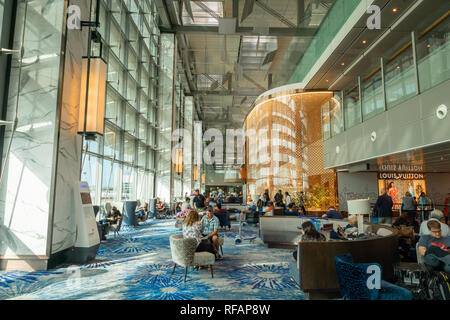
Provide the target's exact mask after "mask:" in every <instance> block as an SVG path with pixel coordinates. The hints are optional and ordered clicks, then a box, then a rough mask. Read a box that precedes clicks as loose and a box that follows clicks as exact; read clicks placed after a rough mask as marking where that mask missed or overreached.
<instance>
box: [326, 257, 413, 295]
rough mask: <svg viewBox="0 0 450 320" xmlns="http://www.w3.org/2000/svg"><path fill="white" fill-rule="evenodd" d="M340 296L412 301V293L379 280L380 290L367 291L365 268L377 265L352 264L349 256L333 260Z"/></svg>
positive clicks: (367, 274) (367, 275) (367, 276)
mask: <svg viewBox="0 0 450 320" xmlns="http://www.w3.org/2000/svg"><path fill="white" fill-rule="evenodd" d="M334 263H335V268H336V274H337V278H338V282H339V290H340V292H341V294H342V295H343V296H344V297H345V299H348V300H412V293H411V292H410V291H408V290H406V289H404V288H402V287H399V286H396V285H393V284H391V283H389V282H387V281H384V280H381V288H380V289H369V288H368V286H367V279H368V278H369V277H370V276H371V274H370V273H367V268H368V267H369V266H372V265H378V266H379V267H380V270H381V266H380V265H379V264H377V263H354V262H353V259H352V256H351V255H350V254H344V255H341V256H337V257H335V258H334ZM380 276H381V274H380Z"/></svg>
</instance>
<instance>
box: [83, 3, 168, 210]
mask: <svg viewBox="0 0 450 320" xmlns="http://www.w3.org/2000/svg"><path fill="white" fill-rule="evenodd" d="M157 21H158V13H157V9H156V3H155V1H154V0H114V1H107V0H101V2H100V28H99V32H100V34H101V37H102V41H103V43H104V48H103V58H104V59H105V61H106V62H107V64H108V79H107V89H106V106H105V131H104V136H103V137H99V138H97V141H95V142H92V141H89V142H87V141H85V142H84V143H83V152H84V154H83V163H82V174H81V178H82V179H83V180H85V181H87V182H88V183H89V185H90V186H91V196H92V199H93V201H94V203H96V204H97V203H101V204H103V203H105V202H110V201H122V200H141V201H145V202H146V201H148V200H149V199H150V198H152V197H154V193H153V191H154V190H153V189H154V188H153V184H154V177H155V161H154V158H153V157H154V154H155V153H154V152H155V148H156V143H155V139H154V137H155V130H156V118H155V113H156V108H157V100H156V97H157V91H158V83H157V79H158V69H159V54H158V53H159V39H160V33H159V29H158V26H157Z"/></svg>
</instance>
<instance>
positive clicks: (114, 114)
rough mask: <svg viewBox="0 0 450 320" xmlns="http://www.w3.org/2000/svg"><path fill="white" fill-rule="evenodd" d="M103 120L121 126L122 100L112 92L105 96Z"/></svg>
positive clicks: (109, 91)
mask: <svg viewBox="0 0 450 320" xmlns="http://www.w3.org/2000/svg"><path fill="white" fill-rule="evenodd" d="M105 119H106V120H108V121H111V122H112V123H114V124H116V125H117V126H121V125H122V123H121V121H122V99H121V98H120V97H119V95H117V94H116V93H115V92H114V91H113V90H108V92H107V95H106V108H105Z"/></svg>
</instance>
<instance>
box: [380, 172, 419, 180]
mask: <svg viewBox="0 0 450 320" xmlns="http://www.w3.org/2000/svg"><path fill="white" fill-rule="evenodd" d="M378 179H380V180H424V179H425V174H424V173H418V172H378Z"/></svg>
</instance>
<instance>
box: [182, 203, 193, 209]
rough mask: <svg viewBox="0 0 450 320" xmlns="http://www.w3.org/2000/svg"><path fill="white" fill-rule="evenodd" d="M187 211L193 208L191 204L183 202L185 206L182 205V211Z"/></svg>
mask: <svg viewBox="0 0 450 320" xmlns="http://www.w3.org/2000/svg"><path fill="white" fill-rule="evenodd" d="M187 209H192V207H191V203H190V202H187V201H185V202H183V204H182V205H181V211H184V210H187Z"/></svg>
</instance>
